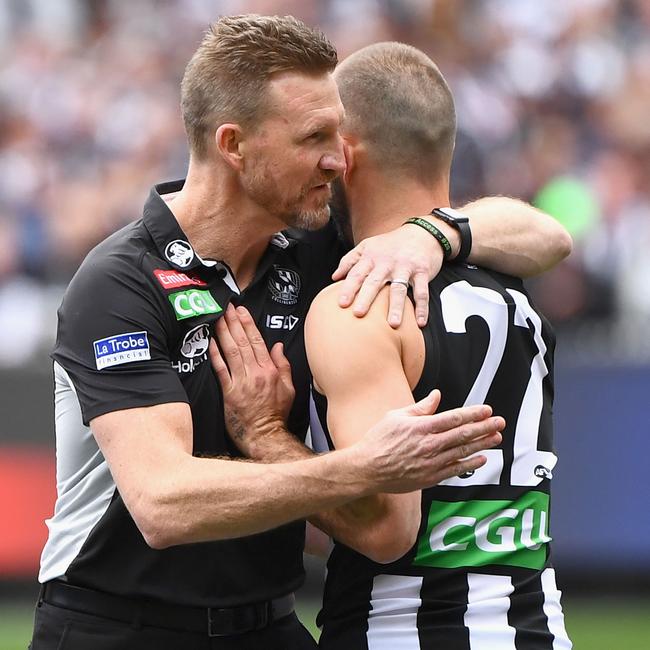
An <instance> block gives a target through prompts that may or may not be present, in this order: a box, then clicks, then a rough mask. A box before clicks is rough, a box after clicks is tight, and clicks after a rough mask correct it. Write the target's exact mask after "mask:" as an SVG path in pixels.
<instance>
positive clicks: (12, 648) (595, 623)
mask: <svg viewBox="0 0 650 650" xmlns="http://www.w3.org/2000/svg"><path fill="white" fill-rule="evenodd" d="M564 610H565V615H566V624H567V629H568V631H569V635H570V636H571V639H572V640H573V644H574V648H575V650H650V601H647V600H626V599H617V600H602V601H601V600H599V601H592V600H587V599H568V600H567V601H566V602H565V604H564ZM317 611H318V605H317V603H315V602H314V601H309V600H302V601H300V602H299V613H300V617H301V619H302V620H303V622H304V623H305V624H306V625H307V626H308V627H309V628H310V629H311V630H312V632H313V633H314V634H317V630H316V629H315V626H314V618H315V615H316V612H317ZM31 624H32V607H31V605H30V604H22V605H9V604H4V605H2V606H0V649H1V650H25V648H26V647H27V642H28V639H29V635H30V631H31Z"/></svg>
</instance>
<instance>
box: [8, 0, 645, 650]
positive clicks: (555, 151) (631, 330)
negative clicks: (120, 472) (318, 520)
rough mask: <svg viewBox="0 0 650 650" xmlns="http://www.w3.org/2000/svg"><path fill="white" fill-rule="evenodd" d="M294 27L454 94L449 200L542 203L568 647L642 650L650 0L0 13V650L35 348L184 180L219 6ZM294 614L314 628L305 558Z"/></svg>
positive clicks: (32, 519)
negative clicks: (184, 102) (406, 63)
mask: <svg viewBox="0 0 650 650" xmlns="http://www.w3.org/2000/svg"><path fill="white" fill-rule="evenodd" d="M242 12H259V13H282V14H284V13H292V14H294V15H296V16H298V17H300V18H302V19H304V20H305V21H306V22H308V23H309V24H312V25H319V26H321V27H322V28H323V30H324V31H325V32H326V33H327V34H328V35H329V36H330V38H331V39H332V40H333V41H334V42H335V44H336V45H337V47H338V48H339V52H340V55H341V57H344V56H345V55H346V54H347V53H349V52H351V51H353V50H355V49H357V48H359V47H361V46H363V45H366V44H368V43H370V42H374V41H381V40H401V41H405V42H408V43H411V44H413V45H416V46H417V47H420V48H421V49H423V50H425V51H426V52H427V53H429V54H430V55H431V56H432V57H433V58H434V59H435V60H436V61H437V62H438V63H439V65H440V67H441V69H442V70H443V72H444V73H445V75H446V76H447V78H448V80H449V83H450V85H451V87H452V90H453V91H454V94H455V96H456V101H457V110H458V117H459V137H458V146H457V156H456V160H455V163H454V174H453V188H452V189H453V194H454V198H455V201H456V202H457V203H458V202H462V201H464V200H467V199H471V198H474V197H478V196H480V195H484V194H508V195H512V196H518V197H521V198H524V199H526V200H530V201H533V202H535V203H536V204H538V205H540V206H541V207H543V208H544V209H546V210H548V211H550V212H551V213H553V214H554V215H555V216H557V218H558V219H560V220H561V221H562V222H563V223H564V224H565V225H566V226H567V227H568V228H569V229H570V231H571V233H572V234H573V236H574V240H575V252H574V254H573V255H572V257H571V258H570V259H569V260H568V261H567V262H565V263H563V264H562V265H561V266H560V267H559V268H557V269H555V270H554V271H552V272H551V273H548V274H547V275H546V276H544V277H543V278H541V279H539V280H536V281H534V282H531V283H530V286H531V288H532V291H533V294H534V297H535V299H536V301H537V303H538V305H539V306H540V307H541V308H542V309H543V310H544V311H545V313H546V314H547V315H548V316H549V317H550V319H551V320H552V322H553V323H554V324H555V326H556V328H557V331H558V337H559V345H558V368H557V390H556V394H557V398H556V422H557V447H558V449H559V453H560V463H559V465H558V468H557V471H556V478H555V481H554V482H555V485H554V490H555V491H554V495H555V499H554V508H553V513H552V520H551V527H552V528H551V530H552V533H553V535H554V537H555V538H556V544H555V557H556V565H557V567H558V574H559V582H560V585H561V586H562V587H563V588H564V591H565V595H566V604H565V610H566V616H567V626H568V629H569V632H570V633H571V634H572V636H573V637H574V640H575V643H576V648H578V649H580V648H589V649H592V650H597V649H599V648H603V649H604V648H607V649H608V650H611V649H613V648H616V649H621V650H634V649H636V648H638V649H641V648H644V649H647V648H650V515H649V510H648V505H647V500H648V497H649V496H650V494H649V493H650V490H649V486H648V484H649V482H648V457H649V456H650V436H649V435H648V434H650V424H649V421H650V418H649V417H648V416H649V415H650V337H649V336H648V333H647V331H648V324H649V321H650V288H649V287H648V284H647V283H648V279H650V255H648V254H647V251H648V250H649V249H650V119H649V111H650V38H649V36H650V2H647V1H646V0H627V1H622V0H621V1H615V0H546V1H545V2H540V1H538V0H481V1H478V0H477V1H470V0H466V1H462V0H401V1H399V0H257V1H255V0H251V1H248V2H246V1H243V0H223V1H220V2H219V1H215V0H212V1H210V0H129V2H124V1H123V0H121V1H120V0H105V1H102V0H0V413H2V418H1V419H0V648H2V649H6V650H11V649H13V648H19V647H25V646H26V640H27V637H28V635H29V625H30V623H29V619H30V616H31V612H30V608H31V603H32V602H33V598H34V594H35V590H36V587H35V584H36V583H35V577H34V576H35V572H36V569H37V563H38V555H39V553H40V549H41V546H42V543H43V541H44V538H45V526H44V524H43V519H44V518H45V517H47V516H49V514H50V513H51V510H52V502H53V496H54V474H53V460H54V452H53V430H52V397H51V388H50V372H51V368H50V362H49V360H48V356H47V354H48V351H49V349H50V348H51V346H52V343H53V336H54V331H55V312H56V307H57V306H58V303H59V301H60V298H61V295H62V292H63V290H64V287H65V285H66V282H67V281H68V280H69V278H70V277H71V275H72V273H73V272H74V270H75V269H76V267H77V265H78V264H79V262H80V260H81V259H82V258H83V256H84V255H85V253H86V252H87V251H88V250H89V248H90V247H92V246H93V245H94V244H95V243H97V242H98V241H99V240H101V239H102V238H104V237H105V236H106V235H107V234H109V233H110V232H112V231H114V230H115V229H117V228H118V227H120V226H121V225H123V224H125V223H127V222H128V221H130V220H132V219H134V218H136V217H137V216H138V215H139V211H140V207H141V204H142V203H143V201H144V198H145V197H146V194H147V191H148V187H149V186H150V185H151V184H152V183H153V182H156V181H159V180H163V179H171V178H177V177H180V176H182V174H183V170H184V168H185V164H186V149H185V143H184V135H183V130H182V125H181V121H180V118H179V110H178V84H179V80H180V77H181V75H182V71H183V68H184V65H185V63H186V61H187V60H188V58H189V56H190V55H191V53H192V52H193V50H194V48H195V47H196V45H197V43H198V41H199V39H200V35H201V32H202V31H203V30H204V29H205V27H206V25H207V24H208V23H209V22H210V21H211V20H213V19H214V18H215V17H217V16H218V15H220V14H224V13H242ZM309 568H310V572H309V575H310V577H309V581H308V584H307V587H306V588H305V590H304V591H303V594H302V598H301V603H302V608H303V611H304V612H305V616H306V618H308V619H311V618H313V612H314V610H315V608H316V607H317V605H316V603H317V599H318V590H319V588H320V581H321V580H322V566H321V565H320V564H318V563H313V562H310V563H309Z"/></svg>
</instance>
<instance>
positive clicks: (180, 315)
mask: <svg viewBox="0 0 650 650" xmlns="http://www.w3.org/2000/svg"><path fill="white" fill-rule="evenodd" d="M181 187H182V182H176V183H168V184H164V185H160V186H157V187H156V188H154V189H153V190H152V191H151V194H150V196H149V199H148V200H147V202H146V205H145V208H144V213H143V217H142V219H140V220H139V221H136V222H134V223H132V224H130V225H128V226H126V227H125V228H123V229H122V230H120V231H119V232H117V233H115V234H114V235H112V236H111V237H109V238H108V239H106V240H105V241H104V242H102V243H101V244H99V245H98V246H97V247H96V248H95V249H94V250H93V251H92V252H91V253H90V254H89V255H88V257H87V258H86V259H85V261H84V262H83V264H82V265H81V267H80V268H79V270H78V272H77V273H76V275H75V276H74V278H73V279H72V282H71V283H70V286H69V287H68V290H67V292H66V294H65V296H64V299H63V303H62V305H61V308H60V310H59V314H58V316H59V325H58V333H57V341H56V346H55V349H54V352H53V355H52V356H53V358H54V360H55V377H56V420H57V447H58V449H57V451H58V454H57V456H58V461H57V462H58V467H57V472H58V474H57V482H58V488H59V495H58V500H57V507H56V511H55V515H54V517H53V518H52V519H51V520H49V521H48V526H49V528H50V536H49V539H48V542H47V544H46V547H45V549H44V552H43V558H42V565H41V573H40V579H41V581H46V580H50V579H53V578H62V579H67V580H69V581H70V582H72V583H74V584H78V585H81V586H87V587H90V588H94V589H98V590H102V591H106V592H110V593H115V594H124V595H129V596H145V597H153V598H159V599H162V600H166V601H170V602H176V603H184V604H191V605H197V606H230V605H236V604H241V603H249V602H255V601H259V600H266V599H268V598H272V597H275V596H278V595H281V594H284V593H287V592H290V591H292V590H294V589H295V588H296V587H298V586H299V585H300V583H301V582H302V579H303V575H304V572H303V566H302V547H303V537H304V525H303V523H302V522H297V523H293V524H289V525H286V526H283V527H281V528H278V529H276V530H272V531H269V532H266V533H262V534H259V535H253V536H250V537H246V538H242V539H236V540H227V541H221V542H209V543H198V544H186V545H181V546H176V547H172V548H169V549H165V550H153V549H151V548H150V547H149V546H147V544H146V543H145V541H144V539H143V537H142V535H141V534H140V532H139V531H138V529H137V527H136V525H135V523H134V521H133V519H132V518H131V517H130V515H129V513H128V512H127V510H126V508H125V506H124V503H123V501H122V498H121V497H120V494H119V492H118V491H117V488H116V487H115V484H114V483H113V482H112V478H111V477H110V472H109V471H108V467H107V465H106V462H105V460H104V458H103V456H102V455H101V452H100V451H99V449H98V448H97V445H96V443H95V441H94V438H93V437H92V434H91V432H90V430H89V429H88V428H87V426H88V423H89V422H90V421H91V420H92V419H93V418H95V417H97V416H99V415H102V414H104V413H108V412H111V411H116V410H121V409H128V408H134V407H141V406H149V405H153V404H161V403H168V402H187V403H188V404H189V405H190V407H191V411H192V421H193V426H194V443H193V452H194V454H195V455H231V456H237V455H238V452H237V450H236V449H235V447H234V446H233V444H232V443H231V441H230V439H229V438H228V435H227V433H226V430H225V426H224V418H223V407H222V397H221V392H220V388H219V385H218V382H217V381H216V379H215V377H214V374H213V372H212V369H211V366H210V363H209V359H208V354H207V347H208V340H209V336H210V334H211V333H212V332H213V327H214V323H215V321H216V320H217V319H218V318H220V317H221V316H222V315H223V313H224V310H225V308H226V306H227V305H228V303H229V302H233V303H234V304H237V305H238V304H243V305H245V306H246V307H247V308H248V309H249V310H250V312H251V313H252V315H253V317H254V319H255V321H256V323H257V325H258V327H259V329H260V331H261V332H262V334H263V336H264V338H265V340H266V342H267V344H268V346H269V347H270V346H272V345H273V344H274V343H276V342H278V341H282V342H283V343H284V349H285V354H286V355H287V357H288V359H289V361H290V362H291V367H292V372H293V380H294V384H295V387H296V399H295V402H294V405H293V408H292V410H291V414H290V416H289V420H288V427H289V429H290V430H291V431H292V432H293V433H294V434H295V435H296V436H298V437H299V438H301V439H304V436H305V433H306V430H307V426H308V420H309V408H308V400H309V382H310V375H309V370H308V366H307V360H306V356H305V351H304V340H303V323H304V318H305V316H306V313H307V310H308V308H309V304H310V302H311V300H312V299H313V297H314V296H315V295H316V293H318V291H320V289H321V288H322V287H323V286H324V285H326V284H327V283H328V282H329V277H330V274H331V272H332V270H333V268H334V266H335V264H336V262H337V261H338V259H339V257H340V255H341V252H342V251H341V247H340V244H339V243H338V240H337V237H336V234H335V230H334V228H333V226H332V225H331V224H330V225H328V226H326V227H325V228H324V229H322V230H321V231H318V232H316V233H302V232H298V231H295V232H294V231H287V232H285V233H283V234H278V235H276V236H275V237H274V238H273V239H272V241H271V243H270V244H269V246H268V248H267V250H266V252H265V254H264V256H263V257H262V259H261V261H260V264H259V267H258V270H257V273H256V275H255V277H254V279H253V281H252V282H251V284H250V285H249V286H248V287H247V288H246V289H245V290H244V291H242V292H239V290H238V288H237V286H236V283H235V281H234V278H233V277H232V275H231V273H230V271H229V269H228V268H227V266H226V265H225V264H223V263H220V262H208V261H203V260H201V259H200V258H199V256H198V255H196V254H195V253H194V251H193V250H192V247H191V246H190V244H189V242H188V240H187V237H186V236H185V234H184V233H183V231H182V230H181V228H180V226H179V224H178V222H177V221H176V219H175V218H174V216H173V214H172V213H171V212H170V210H169V209H168V208H167V206H166V204H165V202H164V201H163V199H162V198H161V196H160V194H164V193H168V192H174V191H178V190H179V189H180V188H181ZM251 408H254V405H251ZM152 444H155V440H152Z"/></svg>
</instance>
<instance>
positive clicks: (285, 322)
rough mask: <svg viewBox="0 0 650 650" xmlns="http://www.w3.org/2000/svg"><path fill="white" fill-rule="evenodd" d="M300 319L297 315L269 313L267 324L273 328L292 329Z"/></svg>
mask: <svg viewBox="0 0 650 650" xmlns="http://www.w3.org/2000/svg"><path fill="white" fill-rule="evenodd" d="M299 320H300V319H299V318H298V317H297V316H291V315H289V316H282V315H281V314H267V315H266V326H267V327H268V328H269V329H272V330H292V329H293V328H294V327H295V326H296V324H297V323H298V321H299Z"/></svg>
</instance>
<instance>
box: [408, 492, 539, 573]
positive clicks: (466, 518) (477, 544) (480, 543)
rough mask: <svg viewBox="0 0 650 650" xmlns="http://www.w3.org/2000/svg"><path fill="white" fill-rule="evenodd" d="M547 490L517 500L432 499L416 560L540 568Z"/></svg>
mask: <svg viewBox="0 0 650 650" xmlns="http://www.w3.org/2000/svg"><path fill="white" fill-rule="evenodd" d="M548 504H549V497H548V494H545V493H543V492H537V491H530V492H527V493H526V494H524V495H523V496H521V497H519V498H518V499H516V500H515V501H503V500H501V501H496V500H494V501H493V500H475V501H459V502H449V501H432V502H431V506H430V509H429V516H428V521H427V528H426V532H425V533H424V534H423V535H422V536H421V537H420V540H419V541H418V549H417V554H416V556H415V560H414V561H413V563H414V564H415V565H418V566H430V567H439V568H447V569H453V568H459V567H475V566H485V565H488V564H501V565H506V566H517V567H524V568H528V569H541V568H542V567H543V566H544V563H545V562H546V543H547V542H550V541H551V538H550V537H549V536H548Z"/></svg>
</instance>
